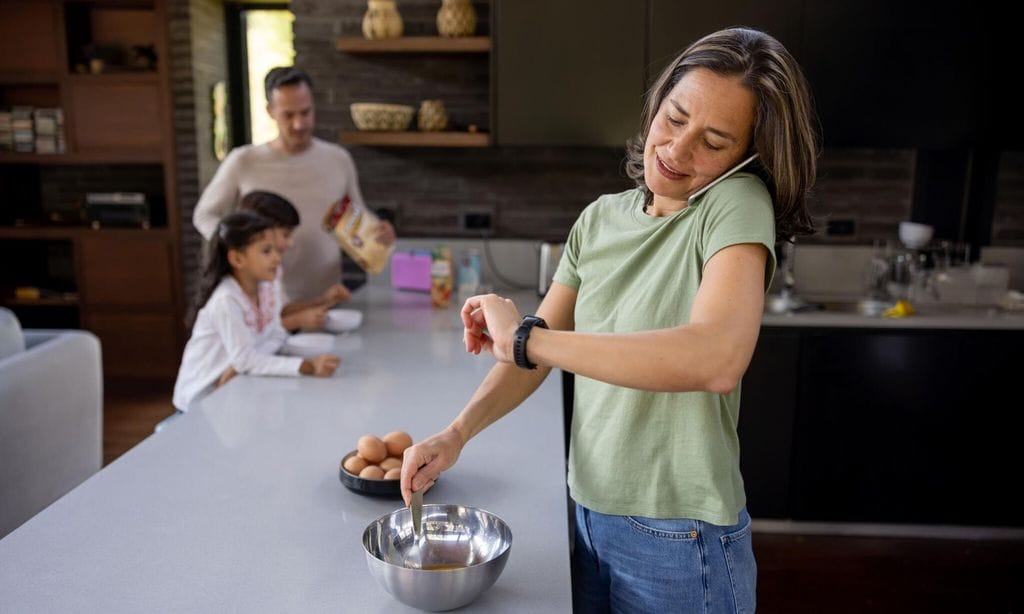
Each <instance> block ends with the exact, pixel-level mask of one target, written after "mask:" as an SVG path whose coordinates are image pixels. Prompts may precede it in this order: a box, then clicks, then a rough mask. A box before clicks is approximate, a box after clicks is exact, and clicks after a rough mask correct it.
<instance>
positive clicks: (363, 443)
mask: <svg viewBox="0 0 1024 614" xmlns="http://www.w3.org/2000/svg"><path fill="white" fill-rule="evenodd" d="M356 450H358V451H359V456H362V457H363V458H365V459H366V460H368V461H369V462H371V463H379V462H380V461H382V460H384V459H385V458H386V457H387V455H388V449H387V447H386V446H385V445H384V442H383V441H381V440H380V437H377V436H376V435H363V436H362V437H360V438H359V444H358V445H357V446H356Z"/></svg>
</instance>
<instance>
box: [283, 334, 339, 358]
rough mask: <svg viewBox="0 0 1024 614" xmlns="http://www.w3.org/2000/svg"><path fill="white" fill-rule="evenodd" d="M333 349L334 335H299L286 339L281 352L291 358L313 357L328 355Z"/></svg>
mask: <svg viewBox="0 0 1024 614" xmlns="http://www.w3.org/2000/svg"><path fill="white" fill-rule="evenodd" d="M333 349H334V335H330V334H327V333H299V334H297V335H292V336H291V337H288V340H287V341H285V342H284V348H283V351H284V353H285V354H290V355H292V356H304V357H307V358H308V357H313V356H319V355H321V354H329V353H331V350H333Z"/></svg>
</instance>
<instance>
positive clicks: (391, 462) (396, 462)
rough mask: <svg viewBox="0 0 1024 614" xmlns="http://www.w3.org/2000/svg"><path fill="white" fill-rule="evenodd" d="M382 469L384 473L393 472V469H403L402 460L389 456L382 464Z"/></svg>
mask: <svg viewBox="0 0 1024 614" xmlns="http://www.w3.org/2000/svg"><path fill="white" fill-rule="evenodd" d="M380 468H381V469H383V470H384V471H391V470H392V469H395V468H398V469H401V468H402V459H400V458H395V457H394V456H389V457H387V458H385V459H384V460H382V461H381V462H380Z"/></svg>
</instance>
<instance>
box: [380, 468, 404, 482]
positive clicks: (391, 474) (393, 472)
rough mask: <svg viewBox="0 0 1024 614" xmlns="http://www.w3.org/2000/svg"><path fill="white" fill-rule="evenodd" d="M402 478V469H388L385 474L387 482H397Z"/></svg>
mask: <svg viewBox="0 0 1024 614" xmlns="http://www.w3.org/2000/svg"><path fill="white" fill-rule="evenodd" d="M400 477H402V468H401V467H395V468H394V469H388V471H387V473H385V474H384V479H385V480H397V479H398V478H400Z"/></svg>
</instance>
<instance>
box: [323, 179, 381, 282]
mask: <svg viewBox="0 0 1024 614" xmlns="http://www.w3.org/2000/svg"><path fill="white" fill-rule="evenodd" d="M379 224H380V218H378V217H377V216H376V215H375V214H374V213H373V212H372V211H370V210H369V209H367V208H366V207H364V206H362V205H359V204H356V203H355V202H353V201H352V199H351V198H349V197H348V196H347V195H346V196H345V197H343V198H342V199H341V200H339V201H338V202H336V203H334V204H333V205H331V208H330V209H329V210H328V211H327V215H326V216H324V230H326V231H328V232H330V233H332V234H333V235H334V238H335V240H336V241H337V242H338V245H340V246H341V249H343V250H345V253H346V254H348V255H349V257H350V258H352V259H353V260H355V261H356V264H358V265H359V266H360V267H362V268H363V270H365V271H366V272H367V273H372V274H376V273H380V272H381V271H383V270H384V267H385V266H386V265H387V263H388V259H389V258H390V257H391V252H392V251H393V250H394V245H383V244H381V243H379V242H378V241H377V238H376V237H377V226H378V225H379Z"/></svg>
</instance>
